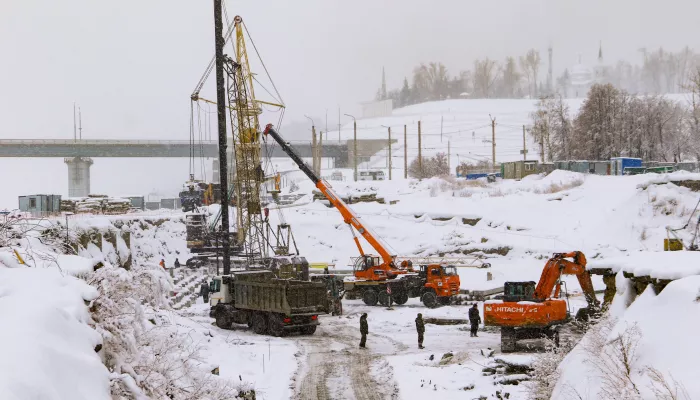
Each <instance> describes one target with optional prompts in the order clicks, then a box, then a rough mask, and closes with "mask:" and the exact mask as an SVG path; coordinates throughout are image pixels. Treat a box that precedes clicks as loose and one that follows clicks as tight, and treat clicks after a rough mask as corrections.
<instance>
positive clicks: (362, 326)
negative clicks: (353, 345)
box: [360, 313, 369, 349]
mask: <svg viewBox="0 0 700 400" xmlns="http://www.w3.org/2000/svg"><path fill="white" fill-rule="evenodd" d="M368 333H369V327H368V326H367V313H363V314H362V316H361V317H360V334H361V335H362V338H361V339H360V348H362V349H364V348H365V344H366V343H367V334H368Z"/></svg>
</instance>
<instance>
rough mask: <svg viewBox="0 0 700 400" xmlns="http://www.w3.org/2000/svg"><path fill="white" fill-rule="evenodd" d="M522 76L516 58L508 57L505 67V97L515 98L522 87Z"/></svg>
mask: <svg viewBox="0 0 700 400" xmlns="http://www.w3.org/2000/svg"><path fill="white" fill-rule="evenodd" d="M521 78H522V75H521V74H520V72H518V66H517V65H516V64H515V58H513V57H508V58H506V62H505V64H504V65H503V92H504V93H503V94H504V97H507V98H514V97H515V92H516V90H517V88H518V86H519V85H520V79H521Z"/></svg>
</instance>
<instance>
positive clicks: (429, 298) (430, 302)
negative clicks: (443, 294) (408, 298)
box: [420, 292, 439, 308]
mask: <svg viewBox="0 0 700 400" xmlns="http://www.w3.org/2000/svg"><path fill="white" fill-rule="evenodd" d="M420 299H421V301H422V302H423V304H424V305H425V306H426V307H428V308H435V307H437V306H438V305H439V304H438V298H437V295H436V294H435V292H425V293H423V296H421V298H420Z"/></svg>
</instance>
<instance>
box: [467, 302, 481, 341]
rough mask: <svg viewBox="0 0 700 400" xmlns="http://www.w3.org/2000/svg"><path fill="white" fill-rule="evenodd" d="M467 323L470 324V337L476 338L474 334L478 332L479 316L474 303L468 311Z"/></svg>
mask: <svg viewBox="0 0 700 400" xmlns="http://www.w3.org/2000/svg"><path fill="white" fill-rule="evenodd" d="M469 322H470V323H471V324H472V329H471V335H470V336H471V337H478V335H477V334H476V332H477V331H478V330H479V324H480V323H481V316H480V315H479V309H478V308H476V303H474V305H473V306H472V308H470V309H469Z"/></svg>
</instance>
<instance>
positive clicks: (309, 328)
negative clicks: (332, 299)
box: [301, 325, 316, 335]
mask: <svg viewBox="0 0 700 400" xmlns="http://www.w3.org/2000/svg"><path fill="white" fill-rule="evenodd" d="M301 333H303V334H304V335H313V334H314V333H316V325H314V326H305V327H303V328H301Z"/></svg>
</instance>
